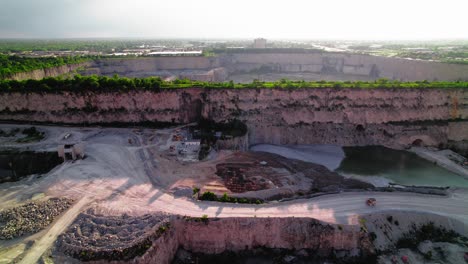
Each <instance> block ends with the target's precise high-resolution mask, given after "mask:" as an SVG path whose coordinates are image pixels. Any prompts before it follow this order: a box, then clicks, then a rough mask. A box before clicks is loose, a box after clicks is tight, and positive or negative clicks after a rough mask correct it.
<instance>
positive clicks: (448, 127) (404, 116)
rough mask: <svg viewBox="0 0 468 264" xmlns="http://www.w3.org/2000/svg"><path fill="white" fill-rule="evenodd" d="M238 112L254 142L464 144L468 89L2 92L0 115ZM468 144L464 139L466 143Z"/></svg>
mask: <svg viewBox="0 0 468 264" xmlns="http://www.w3.org/2000/svg"><path fill="white" fill-rule="evenodd" d="M200 118H208V119H213V120H215V121H224V120H228V119H235V118H236V119H239V120H242V121H244V122H245V123H246V124H247V127H248V129H249V134H248V143H249V144H250V145H252V144H261V143H270V144H313V143H328V144H337V145H343V146H355V145H385V146H389V147H404V146H407V145H410V144H417V145H430V146H439V145H441V146H446V145H447V144H449V143H450V144H451V146H462V147H461V151H463V149H464V148H466V142H467V141H468V133H466V131H468V130H467V128H468V90H467V89H174V90H163V91H161V92H149V91H132V92H116V93H95V92H83V93H70V92H63V93H43V94H41V93H29V94H20V93H3V94H0V120H5V121H6V120H14V121H28V122H30V121H36V122H54V123H67V124H86V123H109V122H124V123H138V122H146V121H151V122H173V123H188V122H194V121H197V120H199V119H200ZM463 146H465V147H463Z"/></svg>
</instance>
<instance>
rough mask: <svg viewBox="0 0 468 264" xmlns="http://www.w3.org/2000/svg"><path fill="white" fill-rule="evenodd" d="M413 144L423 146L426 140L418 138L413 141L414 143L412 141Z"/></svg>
mask: <svg viewBox="0 0 468 264" xmlns="http://www.w3.org/2000/svg"><path fill="white" fill-rule="evenodd" d="M411 146H413V147H422V146H424V142H423V141H422V139H419V138H418V139H416V140H414V141H413V143H411Z"/></svg>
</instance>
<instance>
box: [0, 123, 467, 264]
mask: <svg viewBox="0 0 468 264" xmlns="http://www.w3.org/2000/svg"><path fill="white" fill-rule="evenodd" d="M0 126H1V127H2V128H9V127H20V128H23V127H24V128H26V127H30V126H28V125H7V124H2V125H0ZM37 127H38V128H39V129H40V130H41V131H44V132H46V138H45V139H44V140H42V141H40V142H36V143H24V144H18V143H15V142H11V141H2V142H0V143H1V144H2V148H20V149H28V150H36V151H56V149H57V147H58V145H60V144H66V143H73V142H84V143H85V155H86V158H85V159H84V160H77V161H74V162H71V161H68V162H65V163H64V164H62V165H59V166H58V167H56V168H55V169H53V170H52V171H50V172H49V173H47V174H46V175H43V176H42V177H40V178H39V177H34V176H32V177H29V178H27V179H23V180H21V181H19V182H14V183H4V184H1V185H0V207H1V208H2V209H5V208H10V207H14V206H17V205H19V204H23V203H25V202H28V201H30V200H31V199H32V198H33V197H38V196H41V197H42V195H43V196H44V198H42V199H45V198H47V197H68V198H73V199H75V201H76V202H75V204H74V205H73V206H72V208H70V209H69V210H68V211H67V212H65V213H64V214H63V215H62V216H60V217H59V218H58V219H57V220H56V221H55V222H54V223H53V224H52V225H51V226H49V228H48V229H46V230H43V231H41V232H40V233H37V234H34V235H31V236H29V237H24V238H19V239H15V240H12V241H0V248H9V247H11V248H12V250H13V251H15V252H16V251H17V252H18V255H19V254H21V253H23V251H25V252H24V253H25V255H24V256H23V258H22V262H21V263H35V262H37V261H38V260H39V258H40V257H41V255H43V254H44V252H46V250H47V249H48V248H50V247H51V246H52V245H53V243H54V241H55V240H56V238H57V237H58V235H59V234H60V233H61V232H63V230H65V229H66V228H67V227H68V226H69V225H70V224H71V223H72V222H73V220H74V218H75V217H76V216H77V215H78V214H79V212H82V211H84V210H86V209H87V208H94V209H95V210H96V211H97V212H99V213H101V214H108V215H117V214H123V213H126V214H129V215H142V214H147V213H151V212H165V213H170V214H179V215H186V216H193V217H201V216H202V215H207V216H208V217H292V216H294V217H311V218H315V219H318V220H321V221H324V222H329V223H337V224H351V225H358V224H359V223H358V216H359V215H364V214H371V213H377V212H385V211H402V212H404V211H411V212H424V213H432V214H437V215H441V216H446V217H448V218H450V219H454V220H458V221H461V222H462V223H464V226H465V227H466V226H467V225H468V205H467V204H468V190H467V189H451V190H449V193H450V194H449V195H448V196H435V195H422V194H415V193H400V192H388V193H384V192H344V193H339V194H332V195H324V196H320V197H315V198H310V199H298V200H293V201H288V202H281V203H278V202H271V203H268V204H264V205H245V204H232V203H218V202H204V201H195V200H193V199H191V198H188V197H186V196H184V195H182V196H179V195H177V193H178V192H179V191H180V190H184V193H187V192H191V190H192V187H194V186H195V185H197V184H200V183H203V184H205V185H211V186H220V185H222V184H221V183H220V182H219V181H220V178H219V177H218V176H216V175H215V168H214V167H215V166H213V165H214V164H216V163H217V162H219V161H220V160H223V159H224V158H226V157H227V156H229V155H232V153H231V152H229V151H221V152H219V153H217V155H214V156H212V158H211V159H209V160H207V161H203V162H198V163H183V162H179V161H177V160H176V159H175V158H172V157H170V156H169V155H167V152H168V150H169V147H170V145H171V142H170V140H171V138H172V132H173V131H174V129H158V130H155V129H129V128H99V127H96V128H79V127H57V126H37ZM68 133H71V137H70V138H68V139H64V136H65V135H66V134H68ZM129 139H130V140H129ZM174 194H176V195H174ZM368 197H375V198H376V199H377V201H378V203H377V206H375V207H368V206H366V204H365V200H366V199H367V198H368ZM466 233H468V231H466V229H465V235H466ZM28 241H35V242H34V243H33V244H32V246H31V247H25V246H23V245H25V244H26V243H27V242H28ZM7 253H8V254H13V253H12V252H7ZM15 254H16V253H15ZM0 255H1V254H0ZM4 261H5V259H4V258H1V257H0V263H1V262H4ZM6 262H8V261H6Z"/></svg>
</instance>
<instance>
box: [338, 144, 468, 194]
mask: <svg viewBox="0 0 468 264" xmlns="http://www.w3.org/2000/svg"><path fill="white" fill-rule="evenodd" d="M343 150H344V152H345V158H344V159H343V160H342V162H341V164H340V166H339V167H338V168H337V169H336V172H338V173H340V174H342V175H345V176H349V177H352V178H355V179H361V180H364V181H367V182H370V183H372V184H374V185H376V186H387V185H388V183H389V182H392V183H396V184H402V185H416V186H437V187H445V186H451V187H468V179H466V178H464V177H463V176H460V175H457V174H455V173H453V172H450V171H448V170H446V169H444V168H442V167H440V166H437V165H435V164H434V163H432V162H430V161H427V160H425V159H423V158H421V157H419V156H417V155H416V154H414V153H412V152H408V151H403V150H393V149H389V148H385V147H381V146H371V147H344V148H343Z"/></svg>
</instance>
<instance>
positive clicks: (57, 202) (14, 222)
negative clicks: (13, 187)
mask: <svg viewBox="0 0 468 264" xmlns="http://www.w3.org/2000/svg"><path fill="white" fill-rule="evenodd" d="M72 203H73V201H72V200H70V199H67V198H51V199H49V200H47V201H43V202H31V203H27V204H25V205H22V206H18V207H15V208H11V209H7V210H2V211H0V239H2V240H6V239H12V238H16V237H20V236H23V235H27V234H32V233H36V232H38V231H40V230H42V229H44V228H45V227H47V226H48V225H49V224H50V223H52V221H54V219H55V217H57V216H58V215H60V214H61V213H62V212H64V211H65V210H67V209H68V208H69V207H70V206H71V205H72Z"/></svg>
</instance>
